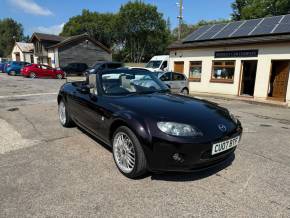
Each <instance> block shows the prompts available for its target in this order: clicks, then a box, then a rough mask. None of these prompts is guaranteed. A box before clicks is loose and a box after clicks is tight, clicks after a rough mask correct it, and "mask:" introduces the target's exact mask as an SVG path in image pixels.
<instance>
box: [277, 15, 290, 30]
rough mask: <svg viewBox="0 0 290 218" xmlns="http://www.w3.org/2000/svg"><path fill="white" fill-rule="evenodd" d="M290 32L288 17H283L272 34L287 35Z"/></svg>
mask: <svg viewBox="0 0 290 218" xmlns="http://www.w3.org/2000/svg"><path fill="white" fill-rule="evenodd" d="M288 32H290V15H285V16H284V18H283V19H282V20H281V22H280V24H279V25H278V26H277V27H276V28H275V30H274V31H273V33H288Z"/></svg>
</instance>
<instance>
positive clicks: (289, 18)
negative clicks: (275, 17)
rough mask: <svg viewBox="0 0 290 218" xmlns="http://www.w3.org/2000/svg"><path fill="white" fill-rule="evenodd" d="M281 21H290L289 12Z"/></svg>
mask: <svg viewBox="0 0 290 218" xmlns="http://www.w3.org/2000/svg"><path fill="white" fill-rule="evenodd" d="M281 23H288V24H289V23H290V14H287V15H285V16H284V18H283V20H281Z"/></svg>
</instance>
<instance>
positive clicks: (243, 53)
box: [214, 50, 259, 58]
mask: <svg viewBox="0 0 290 218" xmlns="http://www.w3.org/2000/svg"><path fill="white" fill-rule="evenodd" d="M258 54H259V50H235V51H216V52H215V53H214V57H215V58H249V57H258Z"/></svg>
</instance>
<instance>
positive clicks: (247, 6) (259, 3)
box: [232, 0, 290, 20]
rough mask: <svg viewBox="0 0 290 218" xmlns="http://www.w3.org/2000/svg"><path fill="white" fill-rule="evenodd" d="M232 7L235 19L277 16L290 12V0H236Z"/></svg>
mask: <svg viewBox="0 0 290 218" xmlns="http://www.w3.org/2000/svg"><path fill="white" fill-rule="evenodd" d="M232 8H233V13H232V18H233V20H246V19H254V18H261V17H267V16H277V15H282V14H287V13H289V12H290V0H236V1H235V2H234V3H233V4H232Z"/></svg>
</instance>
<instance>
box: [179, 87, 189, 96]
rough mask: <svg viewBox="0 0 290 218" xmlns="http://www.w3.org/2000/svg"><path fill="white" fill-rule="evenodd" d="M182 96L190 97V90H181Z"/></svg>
mask: <svg viewBox="0 0 290 218" xmlns="http://www.w3.org/2000/svg"><path fill="white" fill-rule="evenodd" d="M181 94H182V95H189V91H188V89H187V88H184V89H182V90H181Z"/></svg>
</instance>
